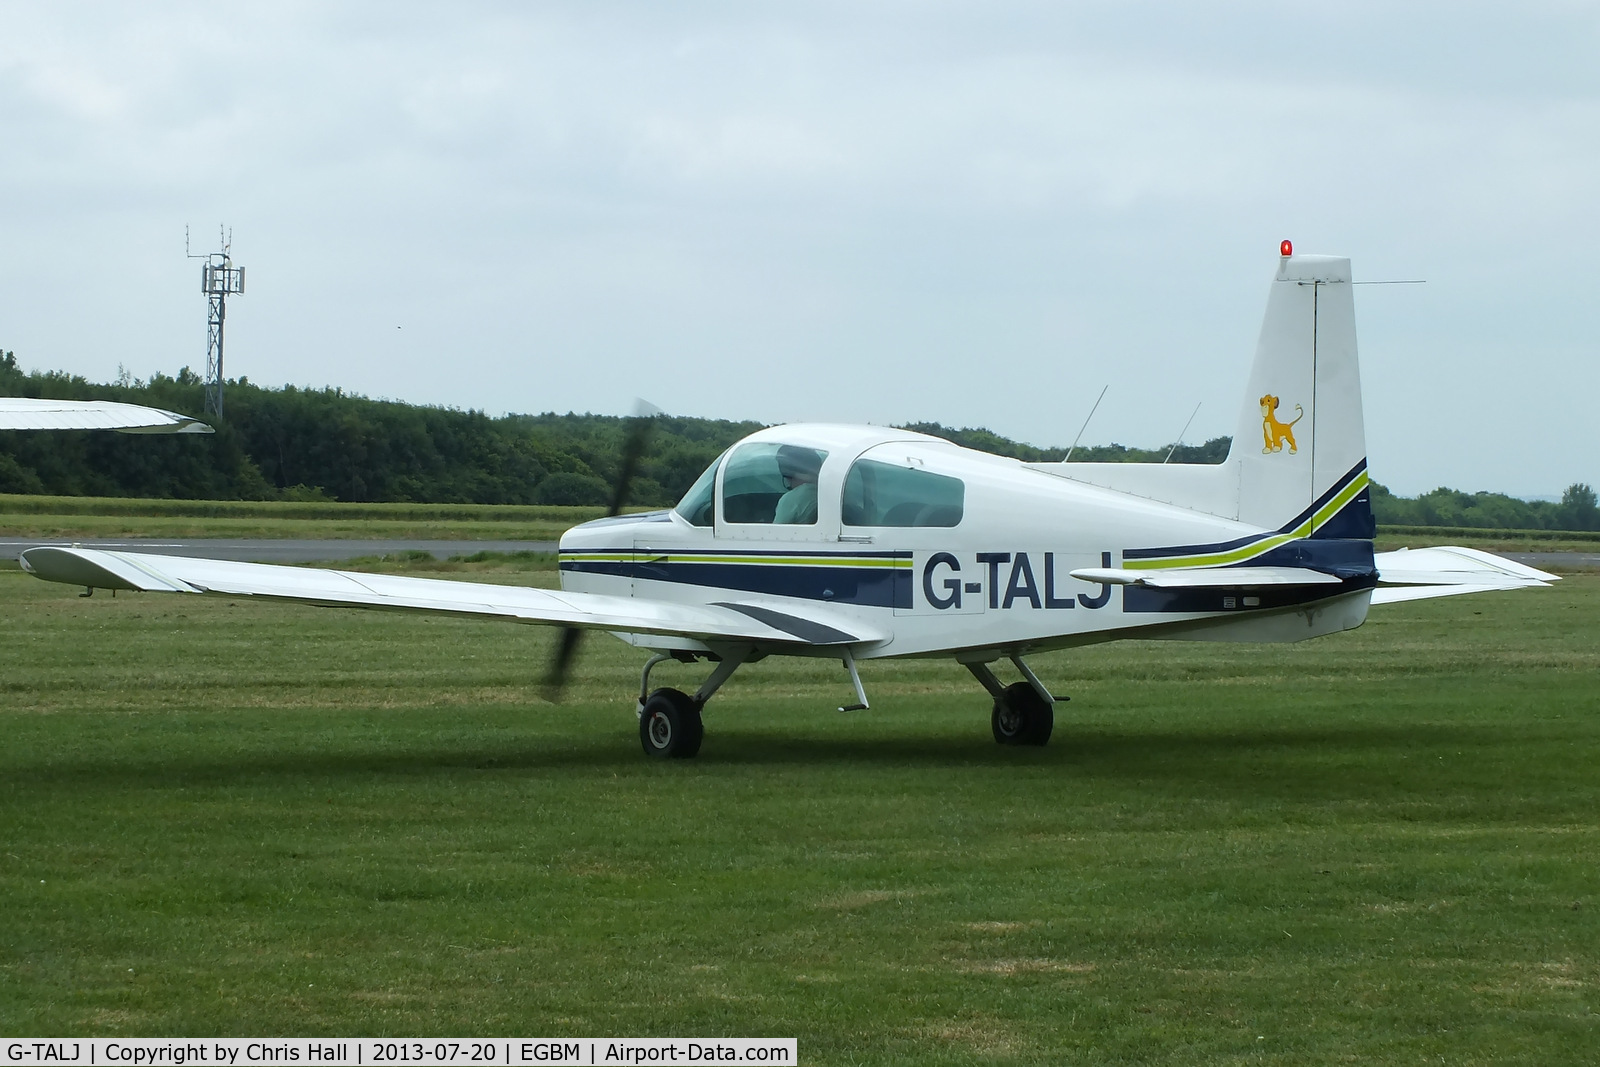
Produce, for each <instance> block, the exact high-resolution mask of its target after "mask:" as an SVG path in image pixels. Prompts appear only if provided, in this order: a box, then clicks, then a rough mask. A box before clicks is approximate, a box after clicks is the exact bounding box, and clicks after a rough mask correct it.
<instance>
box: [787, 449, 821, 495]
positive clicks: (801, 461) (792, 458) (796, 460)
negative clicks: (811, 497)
mask: <svg viewBox="0 0 1600 1067" xmlns="http://www.w3.org/2000/svg"><path fill="white" fill-rule="evenodd" d="M821 469H822V457H821V456H819V455H817V450H816V449H814V448H802V447H800V446H799V445H779V446H778V473H779V474H781V475H783V480H784V483H785V484H787V485H795V484H797V483H799V482H814V481H816V480H817V472H818V471H819V470H821Z"/></svg>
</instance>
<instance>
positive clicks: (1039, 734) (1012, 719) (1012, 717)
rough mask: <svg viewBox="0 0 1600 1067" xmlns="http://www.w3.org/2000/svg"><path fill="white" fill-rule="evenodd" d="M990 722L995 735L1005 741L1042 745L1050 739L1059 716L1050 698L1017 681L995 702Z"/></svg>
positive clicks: (997, 738) (1013, 743)
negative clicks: (1051, 704) (1048, 699)
mask: <svg viewBox="0 0 1600 1067" xmlns="http://www.w3.org/2000/svg"><path fill="white" fill-rule="evenodd" d="M989 724H990V725H991V726H993V727H994V739H995V740H996V741H998V742H999V743H1000V744H1002V745H1042V744H1044V743H1045V742H1047V741H1049V740H1050V731H1051V730H1052V729H1054V728H1055V724H1056V716H1055V711H1054V710H1053V709H1052V708H1051V706H1050V702H1049V701H1047V700H1045V699H1044V698H1043V697H1041V696H1040V695H1039V694H1038V693H1036V692H1034V689H1033V686H1031V685H1029V684H1028V683H1027V682H1014V683H1012V684H1011V685H1008V686H1006V688H1005V691H1004V692H1003V693H1002V694H1001V695H1000V697H999V699H997V700H996V701H995V702H994V714H993V715H991V716H990V717H989Z"/></svg>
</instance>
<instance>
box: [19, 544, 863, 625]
mask: <svg viewBox="0 0 1600 1067" xmlns="http://www.w3.org/2000/svg"><path fill="white" fill-rule="evenodd" d="M22 566H23V568H24V569H25V570H27V571H29V572H30V573H32V574H34V575H36V576H38V577H40V578H43V579H45V580H46V581H51V582H65V583H66V584H68V585H81V586H87V587H89V588H92V589H138V590H143V591H146V592H162V593H204V594H210V595H213V596H231V597H261V598H262V599H266V600H290V601H296V602H299V603H302V604H320V605H325V606H345V607H359V608H381V609H386V610H390V611H419V612H431V613H435V614H444V615H462V616H469V617H476V618H500V619H506V620H509V621H511V622H525V623H545V624H550V625H557V626H577V627H584V628H588V629H596V630H614V631H619V632H625V633H638V634H666V635H671V636H677V637H689V638H694V639H696V640H706V641H741V642H743V641H750V642H756V643H758V644H765V645H791V646H801V645H848V644H859V643H863V642H875V641H881V640H884V639H886V638H887V636H888V635H887V634H884V633H882V632H880V631H878V630H876V629H874V628H872V627H869V626H866V625H864V624H862V623H861V622H859V621H858V620H856V619H854V618H850V617H846V616H843V615H840V614H839V613H837V612H831V611H829V610H828V609H826V608H824V607H816V608H813V607H810V606H807V607H804V608H800V607H792V606H790V605H787V604H783V605H776V604H773V603H772V602H770V601H766V602H763V601H745V602H741V601H727V602H723V603H718V604H679V603H674V602H671V601H665V600H643V599H635V598H633V597H621V596H606V595H601V594H597V593H569V592H562V591H558V590H553V589H530V588H527V587H524V586H514V585H491V584H488V583H483V582H458V581H451V580H448V579H443V578H415V577H410V576H405V575H394V574H362V573H359V572H356V571H334V570H319V569H315V568H310V567H280V566H273V565H270V564H265V563H235V562H231V561H228V560H215V559H189V558H186V557H182V556H158V555H146V554H144V553H141V552H111V551H106V550H103V549H95V548H55V547H48V546H45V547H40V548H30V549H28V550H27V551H25V552H23V553H22Z"/></svg>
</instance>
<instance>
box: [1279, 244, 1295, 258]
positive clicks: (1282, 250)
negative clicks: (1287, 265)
mask: <svg viewBox="0 0 1600 1067" xmlns="http://www.w3.org/2000/svg"><path fill="white" fill-rule="evenodd" d="M1278 255H1280V256H1284V257H1288V256H1292V255H1294V243H1293V242H1291V241H1285V242H1283V244H1281V245H1279V246H1278Z"/></svg>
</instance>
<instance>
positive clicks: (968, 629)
mask: <svg viewBox="0 0 1600 1067" xmlns="http://www.w3.org/2000/svg"><path fill="white" fill-rule="evenodd" d="M629 454H631V455H632V457H633V459H631V460H627V461H625V463H624V469H628V468H629V467H630V466H631V465H632V462H633V460H636V459H637V449H631V451H630V453H629ZM621 481H622V482H623V483H624V484H625V483H626V481H627V478H626V476H625V477H623V478H622V479H621ZM617 506H620V495H619V503H618V505H617ZM614 510H615V507H614ZM1375 532H1376V527H1375V525H1374V522H1373V516H1372V507H1371V504H1370V499H1369V491H1368V476H1367V459H1366V436H1365V430H1364V428H1363V424H1362V409H1361V378H1360V370H1359V366H1358V363H1357V358H1356V340H1355V309H1354V302H1353V299H1352V296H1351V287H1350V262H1349V260H1346V259H1338V258H1333V257H1328V256H1296V255H1293V254H1291V250H1290V249H1289V247H1288V242H1285V243H1284V248H1283V254H1282V256H1281V258H1280V260H1279V262H1278V268H1277V273H1276V276H1275V277H1274V279H1273V282H1272V288H1271V291H1270V295H1269V297H1268V301H1267V314H1266V320H1265V322H1264V324H1263V326H1262V330H1261V338H1260V341H1259V343H1258V345H1257V349H1256V359H1255V364H1254V367H1253V369H1252V371H1251V376H1250V381H1249V384H1248V387H1247V389H1246V401H1245V404H1244V407H1243V411H1242V412H1241V414H1240V420H1239V424H1238V429H1237V430H1236V431H1235V434H1234V437H1233V446H1232V449H1231V450H1230V452H1229V454H1228V458H1227V460H1226V461H1225V462H1223V463H1221V464H1216V465H1205V466H1197V465H1181V464H1180V465H1171V464H1165V465H1164V464H1124V463H1113V464H1097V463H1072V464H1066V463H1023V462H1020V461H1018V460H1014V459H1007V458H1005V457H1001V456H994V455H989V454H987V453H983V452H976V451H973V450H970V449H966V448H961V447H958V446H957V445H954V444H952V443H951V442H949V441H945V440H942V439H940V438H936V437H929V436H926V435H923V434H919V433H912V432H909V431H905V430H894V429H884V428H882V427H876V426H831V425H799V426H779V427H772V428H770V429H765V430H761V431H758V432H757V433H754V434H751V435H750V436H749V437H746V438H745V439H744V440H742V441H740V442H738V443H737V444H735V445H734V446H733V447H732V448H731V449H729V450H728V451H727V452H726V453H724V454H723V455H722V456H720V457H718V458H717V460H716V461H715V462H714V463H712V465H711V466H710V467H709V468H708V469H707V470H706V472H705V473H704V474H703V475H701V477H700V478H699V480H698V481H696V483H695V484H694V486H693V487H691V488H690V489H689V491H688V493H686V494H685V496H684V498H683V499H682V500H681V501H680V502H679V503H678V505H677V507H675V508H673V509H672V510H671V511H657V512H651V513H648V514H642V515H617V516H614V517H611V518H606V519H600V520H596V521H594V522H588V523H584V524H582V525H580V526H576V527H574V528H572V529H571V530H568V531H567V532H566V534H565V535H564V536H563V537H562V539H561V549H560V575H561V585H562V588H561V590H560V591H559V592H556V591H546V590H534V589H526V588H520V587H503V586H495V585H485V584H480V583H470V582H453V581H446V580H441V579H434V578H413V577H396V576H388V575H370V574H356V573H351V572H346V571H322V570H312V569H308V568H299V567H275V566H266V565H261V564H246V563H228V562H222V561H217V560H197V559H185V558H178V557H171V556H150V555H141V554H137V553H130V552H109V551H104V550H99V549H86V548H54V547H41V548H33V549H29V550H27V551H26V552H24V553H23V555H22V562H23V566H25V567H26V568H27V569H28V570H30V571H32V572H33V573H34V574H36V575H38V576H39V577H41V578H45V579H49V580H51V581H59V582H66V583H69V584H73V585H80V586H87V587H89V589H90V590H91V592H92V591H93V589H95V588H109V589H138V590H147V591H153V592H176V593H190V594H209V595H219V596H228V597H236V598H237V597H260V598H264V599H274V600H292V601H301V602H304V603H311V604H322V605H346V606H352V607H367V608H388V609H394V610H404V611H427V612H441V613H448V614H457V615H469V616H491V617H500V618H505V619H510V620H514V621H519V622H536V623H545V624H550V625H557V626H564V627H567V628H568V638H567V639H564V640H563V642H562V645H561V648H562V652H561V656H560V657H559V658H558V660H557V672H556V673H557V674H558V675H559V673H560V671H561V670H562V669H564V668H563V665H564V664H565V662H566V658H567V656H568V654H569V653H570V651H571V649H572V648H573V647H575V638H576V635H577V634H578V633H579V632H581V631H582V630H587V629H602V630H608V631H610V632H612V633H614V634H615V635H616V636H618V637H620V638H622V639H623V640H625V641H627V642H629V643H631V644H633V645H636V646H638V647H640V648H644V649H648V650H650V651H652V652H653V653H654V655H653V656H652V657H651V658H650V659H649V661H648V662H647V663H646V664H645V666H644V670H643V675H642V677H641V679H640V693H639V704H638V707H639V712H640V723H639V736H640V741H641V743H642V745H643V746H644V749H645V751H646V752H647V753H650V754H652V755H657V756H669V757H686V756H692V755H694V754H695V753H696V752H697V751H698V750H699V748H700V742H701V737H702V734H703V725H702V720H701V709H702V707H703V706H704V705H705V703H706V701H707V700H708V699H710V697H711V695H712V694H713V693H715V692H716V691H717V689H718V687H720V686H721V685H722V683H723V682H725V681H726V680H727V678H728V677H729V676H730V675H731V674H733V672H734V671H735V670H737V669H738V668H739V667H740V666H741V665H743V664H746V663H754V662H755V661H757V660H759V659H761V658H762V657H764V656H767V655H791V656H795V655H798V656H813V657H826V658H832V659H837V660H840V661H842V663H843V664H844V666H845V668H846V669H847V670H848V671H849V676H850V680H851V683H852V686H853V688H854V691H855V696H856V702H855V704H853V705H851V707H852V708H865V707H866V706H867V699H866V692H865V690H864V688H863V687H862V684H861V680H860V675H859V673H858V671H857V669H856V664H857V662H858V661H860V660H869V659H875V658H883V657H891V656H949V657H953V658H954V659H955V660H956V661H957V662H959V663H961V664H962V665H963V666H965V667H966V668H967V669H968V670H969V671H971V672H972V674H973V675H974V677H975V678H976V679H977V680H978V682H979V683H980V684H981V685H982V686H983V687H984V689H986V690H987V691H988V692H989V694H990V695H991V696H992V697H993V698H994V700H993V705H992V708H991V717H990V723H991V726H992V727H993V732H994V737H995V740H997V741H999V742H1001V743H1003V744H1018V745H1040V744H1044V743H1045V742H1046V741H1047V740H1048V739H1049V736H1050V732H1051V729H1052V724H1053V723H1054V712H1053V708H1054V705H1055V703H1056V697H1055V696H1053V695H1052V694H1051V692H1050V690H1049V689H1048V688H1046V687H1045V685H1044V683H1043V682H1042V681H1041V680H1040V679H1039V678H1038V677H1037V676H1036V675H1035V674H1034V673H1033V671H1032V670H1031V669H1030V668H1029V667H1028V665H1027V663H1026V662H1025V659H1024V657H1025V656H1027V655H1028V654H1030V653H1033V652H1039V651H1044V650H1048V649H1056V648H1068V647H1072V646H1076V645H1084V644H1090V643H1094V642H1100V641H1111V640H1116V639H1119V638H1158V639H1171V640H1219V641H1300V640H1304V639H1306V638H1309V637H1317V636H1321V635H1324V634H1332V633H1336V632H1338V631H1340V630H1348V629H1353V628H1354V627H1357V626H1360V625H1361V623H1362V622H1363V621H1364V620H1365V619H1366V616H1367V609H1368V607H1369V606H1370V605H1371V604H1374V603H1378V604H1382V603H1388V602H1394V601H1399V600H1408V599H1418V598H1422V597H1432V596H1448V595H1453V594H1459V593H1473V592H1484V591H1489V590H1499V589H1510V588H1517V587H1523V586H1536V585H1544V584H1547V583H1548V582H1551V581H1555V580H1556V577H1555V576H1554V575H1551V574H1546V573H1544V572H1543V571H1538V570H1535V569H1533V568H1531V567H1524V566H1522V565H1521V564H1517V563H1514V562H1512V561H1510V560H1506V559H1501V558H1500V557H1498V556H1493V555H1490V554H1489V553H1485V552H1475V551H1473V550H1470V549H1461V548H1447V549H1445V548H1441V549H1418V550H1414V551H1410V552H1404V551H1402V552H1385V553H1380V554H1375V553H1374V552H1373V547H1372V539H1373V536H1374V534H1375ZM668 657H672V658H677V659H680V660H696V659H707V660H710V661H712V662H713V663H715V664H716V666H715V668H714V669H713V670H712V672H711V675H710V677H708V678H707V679H706V681H705V682H704V683H703V684H702V685H701V686H700V688H699V689H698V690H697V691H696V692H695V693H694V694H693V695H689V694H686V693H683V692H680V691H678V690H676V689H670V688H663V689H656V690H654V691H652V690H651V689H650V672H651V669H652V668H653V667H654V666H655V665H656V664H657V663H659V662H661V661H662V660H664V659H666V658H668ZM1002 659H1004V660H1009V661H1010V663H1011V664H1012V665H1014V666H1015V668H1016V670H1017V673H1018V674H1019V675H1020V676H1021V678H1022V680H1021V681H1018V682H1014V683H1012V684H1010V685H1005V684H1003V683H1002V682H1001V681H1000V680H999V678H997V677H996V675H995V673H994V671H993V670H992V669H991V665H992V664H994V663H996V662H998V661H999V660H1002Z"/></svg>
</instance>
